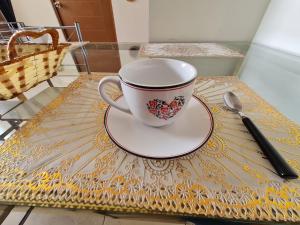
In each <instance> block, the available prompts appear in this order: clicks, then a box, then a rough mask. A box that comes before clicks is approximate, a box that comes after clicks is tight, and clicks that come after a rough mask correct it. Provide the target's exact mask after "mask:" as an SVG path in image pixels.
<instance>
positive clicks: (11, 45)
mask: <svg viewBox="0 0 300 225" xmlns="http://www.w3.org/2000/svg"><path fill="white" fill-rule="evenodd" d="M45 34H50V36H51V38H52V49H54V50H55V49H57V46H58V38H59V35H58V32H57V30H55V29H45V30H42V31H39V32H36V31H26V30H25V31H19V32H16V33H14V34H13V35H12V36H11V37H10V39H9V41H8V45H7V53H8V59H9V60H13V59H14V58H16V57H17V51H16V48H15V45H16V40H17V38H19V37H22V36H29V37H32V38H34V39H35V38H39V37H41V36H43V35H45Z"/></svg>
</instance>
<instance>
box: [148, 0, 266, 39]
mask: <svg viewBox="0 0 300 225" xmlns="http://www.w3.org/2000/svg"><path fill="white" fill-rule="evenodd" d="M268 3H269V0H150V19H149V21H150V41H152V42H163V41H170V42H175V41H181V42H192V41H250V40H251V39H252V38H253V36H254V34H255V32H256V30H257V28H258V26H259V23H260V21H261V18H262V17H263V15H264V12H265V10H266V8H267V6H268Z"/></svg>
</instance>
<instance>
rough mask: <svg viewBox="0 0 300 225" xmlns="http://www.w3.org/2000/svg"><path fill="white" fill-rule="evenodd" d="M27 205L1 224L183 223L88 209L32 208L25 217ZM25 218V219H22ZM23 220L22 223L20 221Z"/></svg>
mask: <svg viewBox="0 0 300 225" xmlns="http://www.w3.org/2000/svg"><path fill="white" fill-rule="evenodd" d="M28 210H30V209H29V207H24V206H16V207H15V208H14V209H13V210H12V211H11V212H10V214H9V215H8V216H7V217H6V219H5V220H4V221H3V223H2V225H14V224H24V225H53V224H55V225H173V224H174V225H185V224H186V223H185V222H180V221H179V220H177V221H176V220H174V219H169V218H166V219H164V218H156V217H155V216H154V217H145V218H143V217H135V218H112V217H111V216H105V215H102V214H99V213H96V212H92V211H89V210H76V211H74V210H68V209H49V208H34V209H33V210H32V211H31V212H30V214H29V215H28V217H27V218H25V217H26V216H25V215H26V212H28ZM24 218H25V219H24ZM22 222H24V223H22Z"/></svg>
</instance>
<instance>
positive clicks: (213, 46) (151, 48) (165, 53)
mask: <svg viewBox="0 0 300 225" xmlns="http://www.w3.org/2000/svg"><path fill="white" fill-rule="evenodd" d="M139 55H140V56H145V57H230V58H243V57H244V55H243V54H242V53H240V52H239V51H237V50H234V49H232V48H229V47H227V46H225V45H223V44H218V43H148V44H144V45H142V46H141V48H140V50H139Z"/></svg>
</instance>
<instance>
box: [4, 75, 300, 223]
mask: <svg viewBox="0 0 300 225" xmlns="http://www.w3.org/2000/svg"><path fill="white" fill-rule="evenodd" d="M101 78H102V76H101V75H91V76H81V77H79V78H78V79H77V80H76V81H75V82H73V83H72V84H71V85H70V86H69V87H68V88H67V89H66V90H65V91H64V92H63V93H62V94H61V95H60V96H59V97H58V98H57V99H55V100H54V101H53V102H52V103H50V104H49V105H48V106H47V107H45V108H44V109H43V110H42V111H41V112H40V113H39V114H38V115H37V116H36V117H35V118H34V119H32V120H31V121H30V122H28V123H27V124H26V125H25V126H24V127H23V128H22V129H21V130H20V131H18V132H16V134H14V136H13V137H12V138H10V139H9V140H7V141H6V142H5V144H3V145H2V146H0V156H1V158H0V179H1V183H0V201H1V202H5V203H12V204H25V205H39V206H49V207H50V206H51V207H66V208H88V209H97V210H109V211H117V212H120V211H123V212H140V213H165V214H176V215H202V216H203V215H205V216H210V217H211V216H215V217H222V218H236V219H249V220H276V221H300V191H299V187H300V183H299V180H290V181H284V180H282V179H281V178H279V177H278V176H277V175H276V173H275V172H274V169H273V168H272V166H271V165H270V163H269V162H268V161H267V160H266V159H265V158H264V156H263V155H262V153H261V151H260V149H259V147H258V146H257V144H256V142H255V141H254V140H253V138H252V136H251V135H250V134H249V133H248V132H247V130H246V128H245V127H244V125H243V124H242V122H241V120H240V118H239V117H238V116H237V115H235V114H233V113H232V112H229V111H227V110H226V109H225V108H224V106H223V98H222V96H223V94H224V92H226V91H234V92H235V93H236V94H237V95H238V96H239V97H240V98H241V99H242V101H243V103H244V107H245V112H246V113H247V114H248V115H249V116H251V118H253V120H254V121H255V122H256V123H257V124H258V126H260V128H261V129H262V131H263V132H264V134H265V135H266V136H267V137H268V138H269V139H270V140H271V141H272V143H273V144H274V145H275V147H277V148H278V150H279V151H280V152H281V153H282V154H283V156H284V157H285V158H287V160H288V162H289V163H290V164H291V166H293V167H294V168H295V169H296V170H297V171H298V172H299V173H300V151H299V150H300V142H299V141H300V138H299V133H300V132H299V130H300V129H299V126H297V125H296V124H295V123H292V122H290V121H289V120H288V119H287V118H285V117H284V116H282V115H281V114H280V113H279V112H277V111H276V110H275V109H274V108H273V107H272V106H270V105H269V104H267V103H266V102H265V101H264V100H262V99H261V98H260V97H258V96H257V95H256V94H255V93H254V92H253V91H251V90H250V89H249V88H248V87H247V86H246V85H245V84H243V83H242V82H241V81H239V80H238V79H237V78H235V77H208V78H198V79H197V82H196V88H195V93H194V94H195V95H197V96H198V97H200V98H201V99H202V100H204V101H205V102H206V103H207V104H208V106H209V108H210V109H211V111H212V112H213V115H214V120H215V130H214V132H213V135H212V137H211V138H210V139H209V141H208V142H207V143H206V144H205V145H204V146H203V147H202V148H200V149H199V150H198V151H196V152H194V153H192V154H189V155H187V156H184V157H181V158H178V159H172V160H150V159H144V158H140V157H137V156H134V155H131V154H129V153H126V152H124V151H123V150H121V149H119V148H118V147H117V146H115V145H114V144H113V142H112V141H111V140H110V139H109V137H108V135H107V134H106V132H105V129H104V126H103V118H104V113H105V110H106V108H107V104H106V103H104V102H103V101H101V99H100V97H99V95H98V91H97V85H98V82H99V80H100V79H101ZM107 91H108V92H109V94H110V95H111V96H112V97H113V98H117V97H118V96H119V95H120V94H121V93H120V91H119V90H118V89H117V88H116V87H114V86H111V87H109V88H108V90H107ZM128 132H130V131H128Z"/></svg>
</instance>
